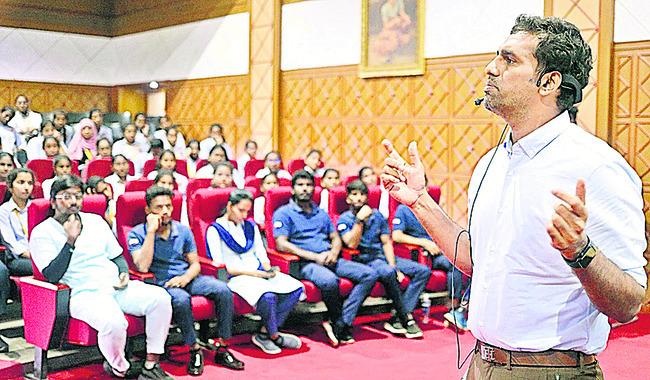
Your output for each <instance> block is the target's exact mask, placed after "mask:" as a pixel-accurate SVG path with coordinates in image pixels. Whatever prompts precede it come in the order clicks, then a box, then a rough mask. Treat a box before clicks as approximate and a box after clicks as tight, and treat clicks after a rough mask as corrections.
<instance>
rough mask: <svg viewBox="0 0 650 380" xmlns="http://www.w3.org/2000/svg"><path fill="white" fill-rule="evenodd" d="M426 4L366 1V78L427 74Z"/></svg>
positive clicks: (363, 37)
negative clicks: (425, 60) (425, 59)
mask: <svg viewBox="0 0 650 380" xmlns="http://www.w3.org/2000/svg"><path fill="white" fill-rule="evenodd" d="M424 2H425V0H362V10H361V16H362V24H361V25H362V27H361V50H362V51H361V64H360V65H359V76H360V77H362V78H372V77H385V76H402V75H421V74H424V70H425V62H424V18H425V14H424Z"/></svg>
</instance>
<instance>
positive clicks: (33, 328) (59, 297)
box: [20, 276, 70, 350]
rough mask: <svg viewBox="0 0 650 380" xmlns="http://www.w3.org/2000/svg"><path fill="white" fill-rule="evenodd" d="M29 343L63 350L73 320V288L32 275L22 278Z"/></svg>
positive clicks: (45, 348)
mask: <svg viewBox="0 0 650 380" xmlns="http://www.w3.org/2000/svg"><path fill="white" fill-rule="evenodd" d="M20 295H21V299H22V309H23V320H24V322H25V328H24V333H25V340H26V341H27V343H30V344H33V345H34V346H36V347H40V348H42V349H44V350H47V349H50V348H52V347H59V346H61V343H62V342H63V338H64V333H65V330H66V328H67V326H68V321H69V320H70V312H69V310H68V308H69V304H70V288H69V287H68V286H67V285H65V284H60V283H59V284H51V283H49V282H46V281H41V280H37V279H35V278H34V277H32V276H27V277H24V278H21V281H20Z"/></svg>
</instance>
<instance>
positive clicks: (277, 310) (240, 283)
mask: <svg viewBox="0 0 650 380" xmlns="http://www.w3.org/2000/svg"><path fill="white" fill-rule="evenodd" d="M252 206H253V194H251V193H250V192H248V191H246V190H234V191H233V192H232V193H230V197H229V198H228V205H227V206H226V209H225V213H224V215H222V216H221V217H219V218H218V219H217V220H216V221H215V222H214V223H212V225H211V226H210V227H208V230H207V232H206V242H207V251H208V255H209V256H210V257H212V259H214V261H215V262H217V263H223V264H225V265H226V270H227V271H228V274H229V275H230V276H231V277H230V280H228V287H229V288H230V289H231V290H232V291H233V292H235V293H237V294H239V295H240V296H241V297H242V298H243V299H244V300H246V302H248V303H249V304H250V305H251V306H253V307H255V310H256V312H257V313H258V314H259V315H260V316H261V317H262V324H263V325H262V328H261V330H260V332H259V333H257V334H253V337H252V341H253V344H255V345H256V346H257V347H259V348H260V349H261V350H262V351H264V352H265V353H267V354H270V355H275V354H279V353H280V352H282V348H289V349H294V350H295V349H298V348H300V347H301V346H302V342H301V341H300V338H298V337H297V336H295V335H292V334H287V333H282V332H280V331H279V328H280V326H282V324H283V323H284V321H285V320H286V319H287V317H288V316H289V313H290V312H291V310H292V309H293V308H294V306H296V304H297V303H298V301H299V300H300V296H301V295H302V294H303V286H302V283H301V282H300V281H298V280H296V279H295V278H293V277H291V276H289V275H287V274H284V273H280V272H278V271H277V268H272V267H271V264H270V262H269V258H268V257H267V256H266V248H265V247H264V244H263V243H262V238H261V235H260V231H259V229H258V228H257V226H256V225H255V223H253V222H251V221H248V220H246V218H247V217H248V213H249V212H250V210H251V207H252Z"/></svg>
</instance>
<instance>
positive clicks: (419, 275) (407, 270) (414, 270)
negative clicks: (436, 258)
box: [395, 257, 431, 313]
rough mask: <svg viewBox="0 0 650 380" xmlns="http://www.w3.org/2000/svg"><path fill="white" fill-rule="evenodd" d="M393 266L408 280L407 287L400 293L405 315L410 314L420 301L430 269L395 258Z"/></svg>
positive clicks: (429, 275) (410, 261) (411, 261)
mask: <svg viewBox="0 0 650 380" xmlns="http://www.w3.org/2000/svg"><path fill="white" fill-rule="evenodd" d="M395 264H396V265H397V269H399V271H400V272H402V273H404V275H406V277H408V278H409V280H410V282H409V285H408V286H407V287H406V290H404V293H402V300H403V301H404V310H406V312H407V313H412V312H413V310H414V309H415V307H416V306H417V305H418V301H419V300H420V294H422V292H423V291H424V288H425V287H426V286H427V282H429V278H430V277H431V269H429V268H427V266H426V265H422V264H420V263H417V262H415V261H413V260H408V259H404V258H401V257H395Z"/></svg>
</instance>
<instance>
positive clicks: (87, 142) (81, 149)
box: [68, 118, 97, 164]
mask: <svg viewBox="0 0 650 380" xmlns="http://www.w3.org/2000/svg"><path fill="white" fill-rule="evenodd" d="M77 126H78V127H77V128H78V129H77V133H75V135H74V137H73V138H72V141H71V142H70V148H69V149H68V152H69V153H68V156H69V157H70V158H71V159H73V160H76V161H78V162H79V164H84V163H86V162H88V161H90V160H92V159H93V158H94V157H95V155H96V154H97V129H96V128H95V123H94V122H93V121H92V120H90V119H88V118H85V119H81V121H80V122H79V124H77Z"/></svg>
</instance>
